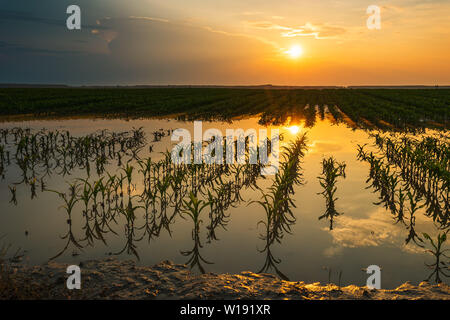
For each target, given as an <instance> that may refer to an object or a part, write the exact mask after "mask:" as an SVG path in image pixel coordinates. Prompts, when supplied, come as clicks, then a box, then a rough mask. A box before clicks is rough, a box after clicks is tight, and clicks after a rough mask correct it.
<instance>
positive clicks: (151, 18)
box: [129, 16, 170, 23]
mask: <svg viewBox="0 0 450 320" xmlns="http://www.w3.org/2000/svg"><path fill="white" fill-rule="evenodd" d="M129 18H130V19H131V20H144V21H156V22H166V23H168V22H170V21H169V20H168V19H163V18H154V17H139V16H130V17H129Z"/></svg>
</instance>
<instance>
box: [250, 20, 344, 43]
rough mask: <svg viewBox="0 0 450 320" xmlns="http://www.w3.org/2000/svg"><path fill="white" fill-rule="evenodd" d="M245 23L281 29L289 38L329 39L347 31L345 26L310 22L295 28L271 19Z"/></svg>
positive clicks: (257, 26) (283, 35)
mask: <svg viewBox="0 0 450 320" xmlns="http://www.w3.org/2000/svg"><path fill="white" fill-rule="evenodd" d="M245 24H246V25H248V26H250V27H252V28H255V29H264V30H280V31H281V36H282V37H287V38H292V37H308V36H311V37H314V38H316V39H327V38H333V37H336V36H338V35H341V34H344V33H345V32H346V29H344V28H343V27H338V26H330V25H325V24H317V25H313V24H312V23H309V22H308V23H306V24H305V25H303V26H300V27H295V28H293V27H288V26H282V25H280V24H277V23H273V22H271V21H245Z"/></svg>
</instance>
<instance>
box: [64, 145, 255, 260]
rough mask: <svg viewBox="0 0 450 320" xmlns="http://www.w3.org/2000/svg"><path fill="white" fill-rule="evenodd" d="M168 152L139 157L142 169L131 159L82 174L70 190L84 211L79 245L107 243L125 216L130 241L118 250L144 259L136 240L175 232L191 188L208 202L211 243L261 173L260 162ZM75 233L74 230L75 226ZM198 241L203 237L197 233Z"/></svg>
mask: <svg viewBox="0 0 450 320" xmlns="http://www.w3.org/2000/svg"><path fill="white" fill-rule="evenodd" d="M163 155H164V158H163V159H161V160H159V161H156V162H155V161H152V160H151V159H150V158H149V159H141V160H138V161H137V164H138V168H139V170H134V167H133V166H131V164H130V163H129V162H127V163H125V164H124V165H123V166H122V167H120V168H119V170H118V171H119V172H120V173H119V174H116V175H112V174H109V173H108V172H106V176H100V177H99V178H98V179H96V180H92V179H90V177H88V178H86V179H77V182H78V183H81V188H78V187H77V188H75V189H76V190H75V191H76V192H75V191H74V190H72V191H71V192H70V193H71V194H72V193H73V192H75V194H76V199H77V201H78V202H80V211H81V213H82V214H81V218H82V220H83V222H82V230H83V232H84V236H83V237H82V238H81V239H80V240H77V243H78V244H80V245H84V244H86V245H89V246H93V245H94V242H95V241H96V240H100V241H102V242H103V243H105V244H106V234H107V233H109V232H112V233H114V234H117V233H116V232H115V231H114V230H113V224H119V223H120V222H121V221H124V222H125V237H126V239H127V240H126V245H125V247H124V248H123V249H122V250H121V251H119V252H118V253H116V254H121V253H123V252H127V253H128V254H132V255H134V256H136V257H137V258H139V255H138V252H137V247H136V242H137V241H140V240H142V239H143V238H144V237H145V238H147V239H148V241H150V240H151V239H153V238H156V237H159V235H160V233H161V231H162V230H166V231H167V232H168V233H169V234H171V224H172V223H173V222H174V220H175V218H176V216H177V215H179V214H180V212H181V210H182V208H183V207H184V206H185V203H184V202H183V200H185V199H190V198H189V196H190V194H191V193H192V194H195V195H196V197H198V199H199V201H205V202H206V203H208V208H209V209H210V210H209V216H208V217H209V220H210V222H209V223H208V226H207V230H208V233H207V237H208V241H209V242H210V241H213V240H217V233H216V230H217V228H218V227H223V228H224V227H225V226H226V224H227V218H228V217H229V215H227V213H226V211H227V209H228V208H230V206H234V205H235V204H236V203H239V201H241V200H242V197H241V195H240V190H241V189H242V188H246V187H251V188H255V187H256V180H257V179H258V178H259V177H260V176H261V175H260V172H261V166H262V165H261V164H260V163H257V164H245V165H228V164H222V165H217V164H216V165H206V164H173V163H172V162H171V157H170V153H169V152H166V153H164V154H163ZM134 181H137V182H140V183H142V185H143V190H142V192H139V193H136V192H137V190H138V189H137V186H136V185H135V184H134ZM72 189H73V188H72ZM210 190H212V191H213V192H209V191H210ZM208 192H209V193H208ZM135 193H136V194H135ZM67 197H68V198H70V197H71V195H70V194H69V195H67ZM205 210H206V209H205ZM140 213H143V220H144V223H143V224H142V225H138V223H139V221H141V220H140V219H138V216H139V214H140ZM205 217H206V216H205ZM194 231H195V230H194ZM198 231H199V227H197V233H198ZM69 234H72V231H71V229H70V230H69ZM194 235H195V232H194ZM194 240H198V239H197V238H196V237H195V236H194ZM67 247H68V246H66V247H65V248H64V250H66V249H67ZM64 250H63V251H64ZM111 254H113V253H111Z"/></svg>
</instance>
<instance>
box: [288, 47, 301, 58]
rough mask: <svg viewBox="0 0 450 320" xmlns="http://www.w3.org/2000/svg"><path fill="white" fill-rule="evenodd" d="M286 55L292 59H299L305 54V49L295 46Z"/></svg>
mask: <svg viewBox="0 0 450 320" xmlns="http://www.w3.org/2000/svg"><path fill="white" fill-rule="evenodd" d="M285 53H286V54H288V55H289V56H290V57H291V58H292V59H297V58H299V57H300V56H301V55H302V54H303V49H302V47H301V46H299V45H298V44H294V45H292V46H291V48H290V49H289V50H287V51H285Z"/></svg>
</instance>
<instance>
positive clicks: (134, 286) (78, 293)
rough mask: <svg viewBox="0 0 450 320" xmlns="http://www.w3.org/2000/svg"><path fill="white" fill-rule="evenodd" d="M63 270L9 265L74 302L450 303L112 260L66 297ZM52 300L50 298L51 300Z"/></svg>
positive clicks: (406, 287) (409, 289)
mask: <svg viewBox="0 0 450 320" xmlns="http://www.w3.org/2000/svg"><path fill="white" fill-rule="evenodd" d="M67 266H68V265H67V264H60V263H54V262H50V263H48V264H46V265H42V266H25V265H22V264H16V265H11V266H10V267H11V268H10V270H11V271H12V272H13V273H14V274H15V275H20V278H27V277H28V279H32V280H31V282H32V283H30V285H35V286H40V285H41V286H42V285H46V286H47V287H48V288H52V289H51V290H54V296H61V295H60V294H61V292H64V291H65V294H64V296H65V297H68V298H74V299H446V300H449V299H450V286H448V285H446V284H439V285H432V284H429V283H427V282H422V283H420V284H419V285H418V286H413V285H411V284H410V283H408V282H407V283H405V284H403V285H401V286H400V287H398V288H397V289H395V290H369V289H367V288H366V287H358V286H354V285H351V286H347V287H342V288H338V287H337V286H335V285H328V286H327V285H320V283H313V284H306V283H304V282H289V281H283V280H280V279H279V278H277V277H275V276H274V275H271V274H255V273H252V272H249V271H244V272H242V273H240V274H213V273H207V274H204V275H195V274H193V273H191V272H190V270H189V268H188V267H187V266H185V265H178V264H173V263H172V262H170V261H164V262H161V263H159V264H157V265H155V266H153V267H140V266H136V265H135V263H134V261H119V260H117V259H105V260H92V261H86V262H83V263H81V265H80V267H81V271H82V278H81V281H82V288H81V290H72V291H70V292H71V293H70V294H69V295H67V291H68V290H67V289H66V283H65V282H66V279H67V276H68V275H67V274H66V268H67ZM51 296H53V294H52V295H51Z"/></svg>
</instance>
